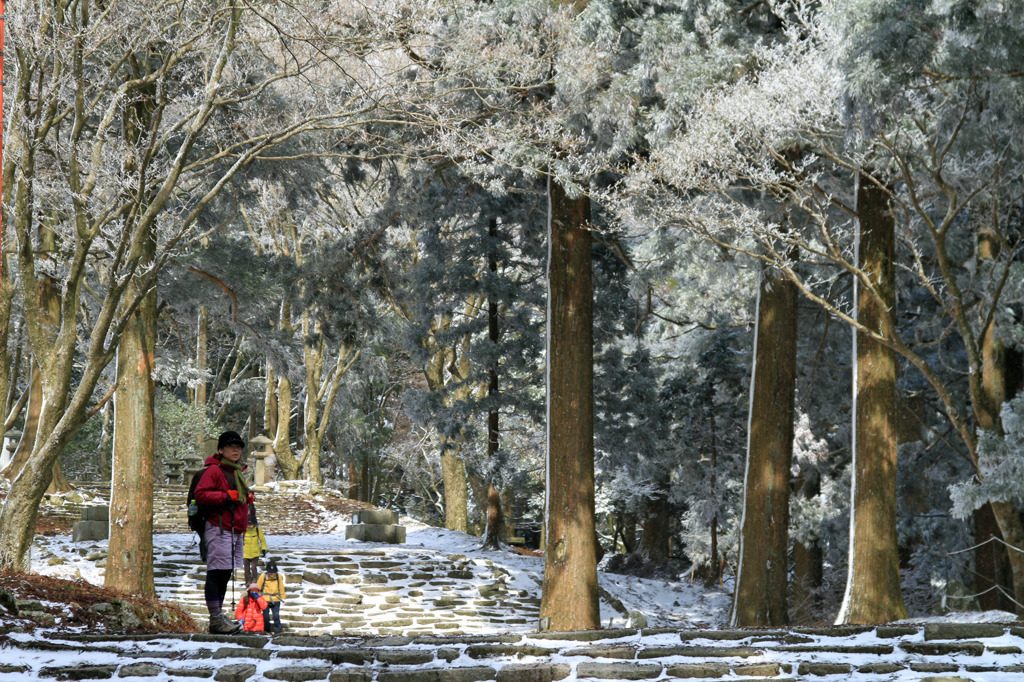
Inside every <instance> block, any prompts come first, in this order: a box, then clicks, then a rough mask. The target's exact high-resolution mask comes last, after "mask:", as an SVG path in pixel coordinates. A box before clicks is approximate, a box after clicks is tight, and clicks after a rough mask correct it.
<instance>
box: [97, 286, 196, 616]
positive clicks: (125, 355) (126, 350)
mask: <svg viewBox="0 0 1024 682" xmlns="http://www.w3.org/2000/svg"><path fill="white" fill-rule="evenodd" d="M155 350H156V291H155V290H154V291H151V292H149V293H148V294H147V295H146V297H145V298H144V299H143V301H142V304H141V305H140V306H139V308H138V310H137V311H136V313H135V315H134V316H133V317H132V318H131V320H130V321H129V323H128V326H127V327H126V328H125V331H124V334H123V335H122V336H121V343H120V345H119V346H118V349H117V392H116V393H115V394H114V447H113V462H112V464H111V469H112V476H111V483H110V546H109V552H108V555H107V570H106V573H105V578H104V581H103V585H104V587H109V588H112V589H116V590H120V591H121V592H127V593H128V594H138V595H143V596H147V597H152V596H155V594H156V589H155V587H154V584H153V468H154V456H155V455H154V450H153V442H154V439H155V433H154V423H155V418H154V414H155V413H154V410H155V404H156V403H155V386H154V383H153V366H154V365H153V363H154V358H155ZM204 404H205V403H204Z"/></svg>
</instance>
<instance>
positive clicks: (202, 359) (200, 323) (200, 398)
mask: <svg viewBox="0 0 1024 682" xmlns="http://www.w3.org/2000/svg"><path fill="white" fill-rule="evenodd" d="M209 328H210V319H209V311H208V310H207V309H206V306H205V305H201V306H199V317H198V319H197V320H196V369H198V370H199V371H203V370H205V369H206V368H207V367H208V366H209V365H208V364H207V359H206V337H207V333H208V330H209ZM195 405H196V407H206V381H205V380H204V381H200V382H199V383H198V384H196V392H195Z"/></svg>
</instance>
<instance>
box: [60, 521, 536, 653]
mask: <svg viewBox="0 0 1024 682" xmlns="http://www.w3.org/2000/svg"><path fill="white" fill-rule="evenodd" d="M175 540H176V542H175V541H172V542H169V543H168V542H166V541H165V542H164V543H163V544H162V545H161V546H159V547H157V549H156V550H155V552H154V576H155V577H154V582H155V585H156V590H157V596H158V598H160V599H163V600H167V601H172V602H175V603H177V604H179V605H181V606H182V607H183V608H185V609H186V610H187V611H189V612H191V613H192V615H193V616H194V617H195V618H196V620H197V621H199V622H200V623H202V624H204V625H205V622H206V616H207V610H206V604H205V600H204V595H203V585H204V581H205V567H204V565H203V563H202V562H201V561H200V558H199V554H198V550H197V548H196V547H195V546H194V545H193V544H192V543H193V540H192V538H191V537H190V536H184V535H183V536H180V537H177V538H175ZM271 542H273V536H271ZM337 542H338V543H339V544H340V545H342V547H339V549H337V550H331V549H301V548H294V549H288V550H287V551H272V552H271V553H270V554H269V555H268V557H267V558H268V559H270V558H272V559H274V560H276V561H277V564H278V570H279V571H280V572H281V573H282V574H283V575H284V577H285V588H286V592H287V599H286V600H285V602H284V604H283V605H282V608H281V620H282V622H283V623H284V624H285V627H286V628H287V630H288V631H289V632H293V633H302V634H309V635H320V634H333V635H342V634H349V633H358V634H409V633H413V634H430V633H438V632H456V633H472V632H494V631H496V630H500V631H504V630H517V631H527V630H532V629H534V628H535V627H536V624H537V620H538V616H539V608H540V598H539V596H540V586H539V582H538V580H534V579H530V580H528V581H527V582H526V583H523V582H522V581H520V584H513V581H511V580H510V573H509V571H507V570H506V569H504V568H503V567H501V566H500V565H496V564H495V563H493V562H492V561H490V560H488V559H479V558H470V557H467V556H465V555H461V554H453V553H448V552H445V551H441V550H435V549H429V548H422V547H408V546H404V545H393V546H388V549H387V551H385V550H384V549H374V548H373V546H372V545H370V546H368V548H366V549H362V548H361V547H362V546H363V543H356V542H346V541H344V540H341V539H340V538H339V539H337ZM78 544H79V548H78V551H79V552H80V553H84V555H85V556H91V557H94V559H95V563H96V565H97V566H98V567H99V568H102V565H103V564H104V563H105V556H106V555H105V552H104V551H103V547H102V545H101V544H99V543H97V544H96V545H95V546H94V547H93V546H89V543H78ZM272 546H273V545H272ZM282 549H284V548H281V547H279V548H278V550H282ZM243 582H244V581H243V576H242V571H241V569H239V570H237V571H236V580H235V582H234V585H233V587H234V591H233V592H231V591H229V593H228V600H229V601H232V600H233V596H232V595H234V598H240V597H241V596H242V594H243V590H244V585H243Z"/></svg>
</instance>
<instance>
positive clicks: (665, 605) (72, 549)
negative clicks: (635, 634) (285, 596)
mask: <svg viewBox="0 0 1024 682" xmlns="http://www.w3.org/2000/svg"><path fill="white" fill-rule="evenodd" d="M347 521H348V519H347V518H345V519H340V518H339V519H337V520H336V522H335V523H333V524H331V525H332V528H333V530H332V532H330V533H327V534H318V535H274V536H271V537H270V538H269V541H268V542H269V544H270V547H271V553H272V554H273V555H288V554H292V553H296V552H297V551H299V550H305V551H318V550H322V551H337V550H346V549H365V548H367V547H368V546H372V547H373V549H375V550H378V551H383V552H384V553H385V554H386V555H390V554H395V553H404V552H407V551H409V550H410V549H415V548H423V549H425V550H431V551H435V552H439V553H443V554H461V555H465V556H466V557H468V558H470V559H473V560H480V561H483V560H488V561H491V562H493V563H494V564H496V565H498V566H501V567H502V568H504V569H505V570H506V571H508V573H509V577H508V579H507V581H506V585H507V586H508V588H509V589H514V590H525V591H527V592H530V593H534V594H535V595H536V596H537V597H540V593H541V589H540V584H541V580H542V578H543V575H544V560H543V558H541V557H530V556H522V555H520V554H516V553H514V552H511V551H502V552H493V551H483V550H481V549H480V543H481V540H480V538H477V537H475V536H472V535H467V534H465V533H459V532H456V531H449V530H445V529H442V528H433V527H430V526H426V525H423V524H420V523H417V522H415V521H413V520H411V519H408V518H406V519H403V523H404V524H405V526H406V543H405V544H404V545H382V544H372V543H364V542H359V541H356V540H347V539H345V525H346V523H347ZM192 542H193V540H192V537H191V536H189V535H185V534H158V535H155V536H154V537H153V543H154V550H156V551H160V550H165V551H172V552H176V553H182V554H194V553H195V552H196V550H195V548H194V547H190V546H191V544H192ZM89 546H90V549H93V550H94V551H103V552H105V551H106V542H105V541H104V542H92V543H89ZM83 551H84V550H83V549H82V548H81V547H80V546H79V545H76V544H75V543H72V542H71V538H70V537H69V536H52V537H47V538H37V539H36V547H35V548H34V551H33V562H32V570H33V571H34V572H36V573H39V574H42V575H48V576H53V577H58V578H69V579H73V578H81V579H83V580H86V581H88V582H90V583H93V584H95V585H102V584H103V578H104V571H103V568H102V567H97V566H96V563H95V561H94V560H92V559H89V558H88V557H90V556H93V555H92V553H91V552H89V553H86V554H84V555H83V554H82V552H83ZM54 557H57V559H54ZM94 558H95V557H94ZM58 561H59V563H58ZM599 577H600V585H601V587H602V588H603V589H604V590H605V591H606V593H607V594H608V595H610V596H611V597H613V598H615V599H617V600H619V602H621V606H622V607H623V609H622V611H625V612H626V613H623V612H622V611H620V610H618V609H615V608H613V607H612V606H611V605H610V604H609V603H608V602H607V601H605V600H604V599H602V600H601V623H602V625H603V626H605V627H625V626H628V625H629V622H628V616H627V614H628V613H630V612H633V611H637V612H639V613H640V614H643V617H644V618H645V619H646V621H647V625H648V626H649V627H677V628H700V627H722V626H724V625H725V623H726V622H727V620H728V615H729V607H730V603H731V596H730V595H729V594H727V593H726V592H724V591H721V590H708V589H707V588H705V587H704V586H703V585H701V584H699V583H691V582H689V581H682V582H667V581H663V580H649V579H645V578H637V577H633V576H628V575H617V574H611V573H601V574H600V576H599ZM498 627H499V626H496V629H495V632H499V631H500V630H498V629H497V628H498ZM531 627H532V625H531Z"/></svg>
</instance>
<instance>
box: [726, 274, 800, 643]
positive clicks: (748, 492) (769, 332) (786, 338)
mask: <svg viewBox="0 0 1024 682" xmlns="http://www.w3.org/2000/svg"><path fill="white" fill-rule="evenodd" d="M757 300H758V303H757V327H756V330H755V332H754V337H755V338H754V365H753V368H752V371H751V388H750V426H749V428H748V432H747V471H746V475H745V478H744V486H743V489H744V495H743V517H742V521H741V529H740V549H739V561H738V564H739V568H738V570H737V575H736V592H735V596H734V598H733V608H732V623H731V624H732V626H733V627H748V626H757V625H785V624H786V623H788V622H789V609H788V605H787V602H786V591H787V580H788V576H789V489H790V480H789V479H790V472H789V470H790V466H791V465H792V461H793V409H794V407H793V406H794V400H795V395H796V342H797V336H796V334H797V319H796V318H797V309H796V304H797V290H796V286H795V285H794V284H793V283H792V282H790V281H788V280H786V279H783V278H781V277H777V276H774V275H773V273H771V272H767V271H766V272H763V273H762V278H761V285H760V289H759V291H758V297H757Z"/></svg>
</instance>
